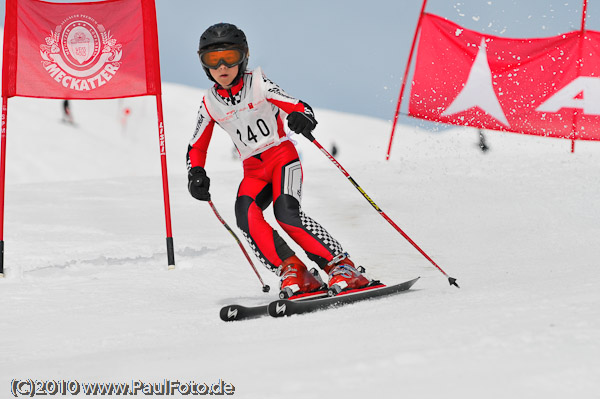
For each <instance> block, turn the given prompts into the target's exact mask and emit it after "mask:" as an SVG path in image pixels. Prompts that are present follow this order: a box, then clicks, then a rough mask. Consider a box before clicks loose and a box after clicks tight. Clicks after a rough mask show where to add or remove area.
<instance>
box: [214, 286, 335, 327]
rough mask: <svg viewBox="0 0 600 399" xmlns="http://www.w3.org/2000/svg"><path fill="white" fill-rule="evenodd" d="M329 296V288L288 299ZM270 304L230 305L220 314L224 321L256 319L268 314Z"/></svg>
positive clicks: (305, 299) (309, 298)
mask: <svg viewBox="0 0 600 399" xmlns="http://www.w3.org/2000/svg"><path fill="white" fill-rule="evenodd" d="M324 296H327V290H322V291H317V292H311V293H308V294H300V295H298V296H295V297H292V298H290V299H288V300H289V301H290V302H291V301H294V302H295V301H307V300H312V299H315V298H322V297H324ZM268 306H269V305H268V304H266V305H258V306H242V305H228V306H224V307H222V308H221V311H220V312H219V316H220V317H221V320H223V321H238V320H248V319H256V318H259V317H264V316H268V315H269V312H268V311H267V310H268Z"/></svg>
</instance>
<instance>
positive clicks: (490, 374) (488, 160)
mask: <svg viewBox="0 0 600 399" xmlns="http://www.w3.org/2000/svg"><path fill="white" fill-rule="evenodd" d="M202 95H203V92H202V91H201V90H196V89H192V88H188V87H183V86H178V85H173V84H165V85H164V95H163V100H164V108H165V127H166V135H167V142H166V145H167V160H168V167H169V183H170V195H171V210H172V215H173V231H174V243H175V256H176V265H177V267H176V269H175V270H171V271H168V270H167V260H166V245H165V236H166V234H165V222H164V212H163V200H162V186H161V178H160V157H159V151H158V133H157V128H156V104H155V100H154V98H152V97H143V98H135V99H127V100H106V101H73V102H72V111H73V114H74V117H75V121H76V123H77V126H75V127H73V126H70V125H68V124H64V123H62V122H61V121H60V118H61V113H62V109H61V102H60V101H56V100H38V99H26V98H14V99H10V100H9V108H8V134H7V159H6V162H7V177H6V181H7V189H6V204H5V205H6V220H5V234H4V239H5V243H6V248H5V272H6V273H5V274H6V276H5V278H4V279H0V304H1V305H0V337H1V342H2V346H1V349H0V354H1V356H0V397H2V398H8V397H10V395H9V382H10V381H11V380H12V379H13V378H20V379H25V378H32V379H42V380H52V379H53V380H60V379H66V380H78V381H80V382H86V381H87V382H93V381H98V382H129V381H131V380H143V381H145V382H160V381H162V380H163V379H165V378H166V379H171V380H177V379H178V380H180V381H187V380H194V381H196V382H208V383H211V382H217V381H218V380H219V379H223V380H225V381H227V382H229V383H231V384H233V385H234V386H235V388H236V390H235V395H234V397H239V398H333V397H340V398H341V397H346V398H366V397H381V398H383V397H409V398H566V397H572V398H598V397H600V383H599V381H600V379H599V378H598V376H599V375H600V317H599V316H600V312H599V311H598V304H599V302H600V289H599V286H600V272H599V270H598V255H599V250H598V237H599V235H600V210H599V207H598V198H600V178H599V176H600V162H598V156H599V155H600V143H592V142H578V143H577V144H576V151H575V153H573V154H572V153H570V142H568V141H564V140H556V139H544V138H538V137H529V136H522V135H517V134H510V133H496V132H488V133H486V137H487V141H488V144H489V145H490V147H491V150H490V151H489V152H488V153H486V154H483V153H482V152H481V151H479V149H478V147H477V144H478V134H477V132H476V131H475V130H473V129H467V128H455V129H447V130H443V131H440V132H431V131H426V130H423V129H420V128H415V127H406V126H399V128H398V129H397V131H396V134H397V136H396V140H395V142H394V148H393V151H392V158H391V160H390V161H389V162H386V161H385V151H386V148H387V141H388V135H389V131H390V125H389V123H388V122H386V121H382V120H377V119H373V118H368V117H363V116H357V115H350V114H343V113H339V112H331V111H327V110H323V109H317V110H316V115H317V117H318V120H319V126H318V128H317V130H316V131H315V136H316V137H317V139H318V140H319V141H320V142H321V144H323V145H324V146H325V147H326V148H330V146H331V145H332V143H333V142H335V143H336V144H337V146H338V148H339V150H340V152H339V155H338V160H339V161H340V163H341V164H342V165H343V166H344V167H345V168H346V169H347V170H348V172H349V173H350V174H351V175H352V177H353V178H354V179H355V180H356V181H357V182H358V184H360V185H361V187H362V188H363V189H364V190H365V191H366V192H367V193H368V194H369V196H371V198H372V199H373V200H374V201H375V202H376V203H377V204H378V205H379V206H380V207H381V208H382V209H383V210H384V211H385V212H386V213H387V214H388V215H389V216H390V217H391V218H392V219H393V220H394V221H395V222H396V223H397V224H398V225H399V226H400V227H401V228H402V229H403V230H404V231H405V232H406V233H407V234H408V235H409V236H410V237H411V238H412V239H413V240H414V241H415V242H416V243H417V244H418V245H419V246H421V248H422V249H423V250H424V251H425V252H427V253H428V254H429V255H430V256H431V257H432V258H433V259H434V260H435V261H436V262H437V263H438V264H439V265H440V266H441V267H442V268H443V269H444V270H445V271H446V272H447V273H448V274H449V275H451V276H453V277H456V278H457V279H458V283H459V284H460V285H461V288H460V289H457V288H455V287H450V286H449V285H448V281H447V279H446V278H445V277H444V276H443V275H442V274H441V273H440V272H439V271H438V270H437V269H436V268H434V267H433V266H432V265H431V264H430V263H429V262H428V261H427V260H426V259H425V258H424V257H423V256H421V254H419V253H418V252H417V251H416V250H415V249H414V248H413V247H412V246H411V245H410V244H409V243H408V242H406V241H405V240H404V239H403V238H402V236H400V234H398V233H397V232H396V231H395V230H394V229H393V228H392V227H391V226H390V225H389V224H388V223H387V222H386V221H385V220H384V219H383V218H381V217H380V216H379V215H378V214H377V212H376V211H375V210H373V209H372V208H371V206H370V205H369V204H368V203H367V201H365V199H364V198H363V197H362V196H361V195H360V193H359V192H358V191H357V190H356V189H355V188H354V187H353V186H352V185H351V184H350V183H349V182H347V181H346V178H345V177H344V176H343V175H342V174H341V173H340V172H339V171H338V170H337V169H336V168H335V166H334V165H333V164H332V163H331V162H330V161H329V160H327V159H326V158H325V157H324V156H323V155H322V154H321V153H320V152H319V151H318V149H317V148H316V147H314V146H313V145H312V144H310V143H309V142H307V141H306V140H304V138H302V137H298V146H299V148H300V150H301V155H302V159H303V165H304V174H305V185H304V199H303V208H304V210H305V211H306V212H307V214H309V215H311V216H312V217H313V218H315V219H316V220H318V221H319V222H320V223H321V224H322V225H323V226H324V227H325V228H327V229H328V230H329V231H330V232H331V233H332V234H333V235H334V236H335V237H336V238H337V239H338V240H339V241H340V242H341V243H342V245H344V246H345V248H346V249H347V250H348V251H349V252H350V253H351V255H352V257H353V259H354V260H355V262H357V263H359V264H363V265H364V266H366V267H367V270H368V271H369V272H370V273H369V274H370V275H371V277H376V278H379V279H381V280H383V281H384V282H388V283H397V282H401V281H405V280H408V279H411V278H414V277H416V276H421V280H420V281H419V282H418V283H417V284H416V285H415V286H414V289H413V290H411V291H410V292H409V293H406V294H402V295H399V296H395V297H391V298H384V299H380V300H377V301H371V302H364V303H359V304H355V305H352V306H347V307H343V308H340V309H337V310H331V311H324V312H320V313H314V314H309V315H303V316H295V317H290V318H285V319H270V318H263V319H259V320H250V321H245V322H238V323H224V322H222V321H221V320H220V319H219V317H218V312H219V309H220V308H221V307H222V306H224V305H226V304H230V303H241V304H248V305H252V304H261V303H266V302H268V301H270V300H274V299H275V298H276V287H277V284H278V279H277V278H276V277H275V276H274V275H272V274H270V273H269V272H267V271H266V270H265V269H264V268H262V266H261V265H260V264H259V263H258V261H255V262H256V264H257V267H258V268H259V271H260V272H261V274H262V276H263V278H264V279H265V281H266V282H267V283H268V284H270V285H271V287H272V288H273V289H272V290H271V291H272V292H270V293H269V294H265V293H262V292H261V289H260V288H261V287H260V283H259V281H258V279H257V278H256V276H255V275H254V274H253V272H252V270H251V268H250V266H249V265H248V263H247V261H246V259H245V258H244V256H243V254H242V253H241V251H240V250H239V248H238V246H237V244H236V242H235V241H234V240H233V239H232V237H231V236H230V235H229V233H228V232H227V231H226V230H225V228H223V226H222V225H221V224H220V222H219V221H218V220H217V219H216V217H215V216H214V214H213V213H212V212H211V210H210V208H209V206H208V205H207V204H205V203H201V202H198V201H196V200H194V199H192V198H191V197H190V196H189V194H188V192H187V187H186V183H187V179H186V174H185V153H186V150H187V143H188V140H189V138H190V137H191V134H192V132H193V129H194V126H195V115H196V111H197V106H198V104H199V102H200V100H201V98H202ZM315 95H318V94H317V93H315ZM307 100H309V99H307ZM125 108H129V109H130V110H131V113H130V115H129V117H128V119H126V120H125V122H126V123H125V124H123V122H124V120H123V115H124V109H125ZM207 170H208V173H209V175H210V177H211V179H212V187H211V191H212V195H213V201H214V203H215V205H216V206H217V208H218V209H219V211H220V213H221V214H222V215H223V217H224V218H225V220H227V221H228V223H229V224H230V225H231V226H232V227H234V228H235V217H234V213H233V204H234V198H235V193H236V189H237V185H238V183H239V180H240V178H241V164H240V162H239V161H238V160H235V159H233V157H232V145H231V143H230V141H229V138H228V137H226V135H225V134H224V133H223V132H221V131H217V132H215V135H214V137H213V142H212V144H211V148H210V151H209V158H208V164H207ZM267 215H268V219H269V220H270V221H273V220H274V219H273V217H272V214H271V212H270V209H269V210H268V211H267ZM279 230H280V229H279ZM236 231H237V228H236ZM280 233H281V234H284V233H283V232H282V231H280ZM239 235H240V236H241V234H239ZM288 241H290V242H291V240H288ZM294 248H296V249H297V247H294ZM299 255H300V256H301V257H302V258H303V259H305V260H306V262H307V263H308V260H307V259H306V258H305V257H304V254H303V253H302V254H299Z"/></svg>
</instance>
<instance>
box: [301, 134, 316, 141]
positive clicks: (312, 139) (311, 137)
mask: <svg viewBox="0 0 600 399" xmlns="http://www.w3.org/2000/svg"><path fill="white" fill-rule="evenodd" d="M302 134H303V135H304V137H306V138H307V139H308V140H310V142H311V143H312V142H314V141H315V136H313V135H312V132H308V133H302Z"/></svg>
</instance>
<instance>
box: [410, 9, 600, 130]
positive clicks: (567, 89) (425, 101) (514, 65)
mask: <svg viewBox="0 0 600 399" xmlns="http://www.w3.org/2000/svg"><path fill="white" fill-rule="evenodd" d="M409 115H411V116H414V117H417V118H422V119H427V120H431V121H438V122H443V123H449V124H454V125H465V126H472V127H478V128H485V129H493V130H502V131H509V132H517V133H525V134H533V135H540V136H548V137H561V138H569V139H580V140H600V32H595V31H585V32H584V33H583V35H582V34H581V32H580V31H576V32H570V33H566V34H563V35H559V36H555V37H549V38H535V39H510V38H501V37H497V36H490V35H483V34H481V33H478V32H475V31H471V30H468V29H465V28H463V27H461V26H459V25H456V24H455V23H453V22H451V21H448V20H445V19H443V18H440V17H438V16H435V15H432V14H425V15H424V16H423V20H422V25H421V36H420V40H419V46H418V53H417V61H416V65H415V72H414V77H413V82H412V88H411V95H410V102H409Z"/></svg>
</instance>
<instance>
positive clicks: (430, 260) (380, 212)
mask: <svg viewBox="0 0 600 399" xmlns="http://www.w3.org/2000/svg"><path fill="white" fill-rule="evenodd" d="M305 136H306V137H307V138H308V139H309V140H310V141H312V143H313V144H314V145H316V146H317V148H318V149H319V150H321V152H322V153H323V154H325V156H326V157H327V158H329V160H330V161H331V162H333V164H334V165H335V166H337V168H338V169H339V170H340V172H342V173H343V174H344V176H346V178H347V179H348V180H349V181H350V183H352V185H353V186H354V187H355V188H356V189H357V190H358V191H360V193H361V194H362V196H363V197H365V199H366V200H367V201H369V204H371V206H372V207H373V208H375V210H376V211H377V212H379V214H380V215H381V216H382V217H383V218H384V219H385V220H387V221H388V223H389V224H391V225H392V227H393V228H395V229H396V231H397V232H398V233H400V234H401V235H402V237H404V238H405V239H406V241H408V242H409V243H411V245H412V246H413V247H415V249H416V250H417V251H419V252H420V253H421V255H423V256H424V257H425V259H427V260H428V261H429V262H431V264H432V265H433V266H435V267H436V268H437V269H438V270H439V271H440V272H442V274H443V275H444V276H446V277H447V278H448V282H449V283H450V285H454V286H456V287H457V288H460V287H459V285H458V284H457V283H456V279H455V278H454V277H450V276H449V275H448V274H447V273H446V272H445V271H444V270H443V269H442V268H441V267H439V266H438V264H437V263H435V262H434V261H433V259H431V258H430V257H429V255H427V254H426V253H425V251H423V250H422V249H421V248H420V247H419V246H418V245H417V244H416V243H415V242H414V241H413V240H412V239H411V238H410V237H409V236H408V235H407V234H406V233H405V232H404V231H402V229H401V228H400V227H398V225H397V224H396V223H394V221H393V220H392V219H390V217H389V216H388V215H387V214H386V213H385V212H384V211H383V210H382V209H381V208H380V207H379V206H377V204H376V203H375V201H373V200H372V199H371V198H370V197H369V196H368V195H367V193H366V192H365V191H364V190H363V189H362V188H361V187H360V186H359V185H358V183H356V181H355V180H354V179H353V178H352V176H350V174H349V173H348V172H347V171H346V169H344V168H343V167H342V165H340V163H339V162H338V161H337V160H336V159H335V158H334V157H333V156H332V155H331V154H330V153H329V152H328V151H327V150H326V149H325V148H323V146H322V145H321V144H319V142H318V141H317V140H316V139H315V138H314V137H313V135H312V134H311V133H308V134H307V135H305Z"/></svg>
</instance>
